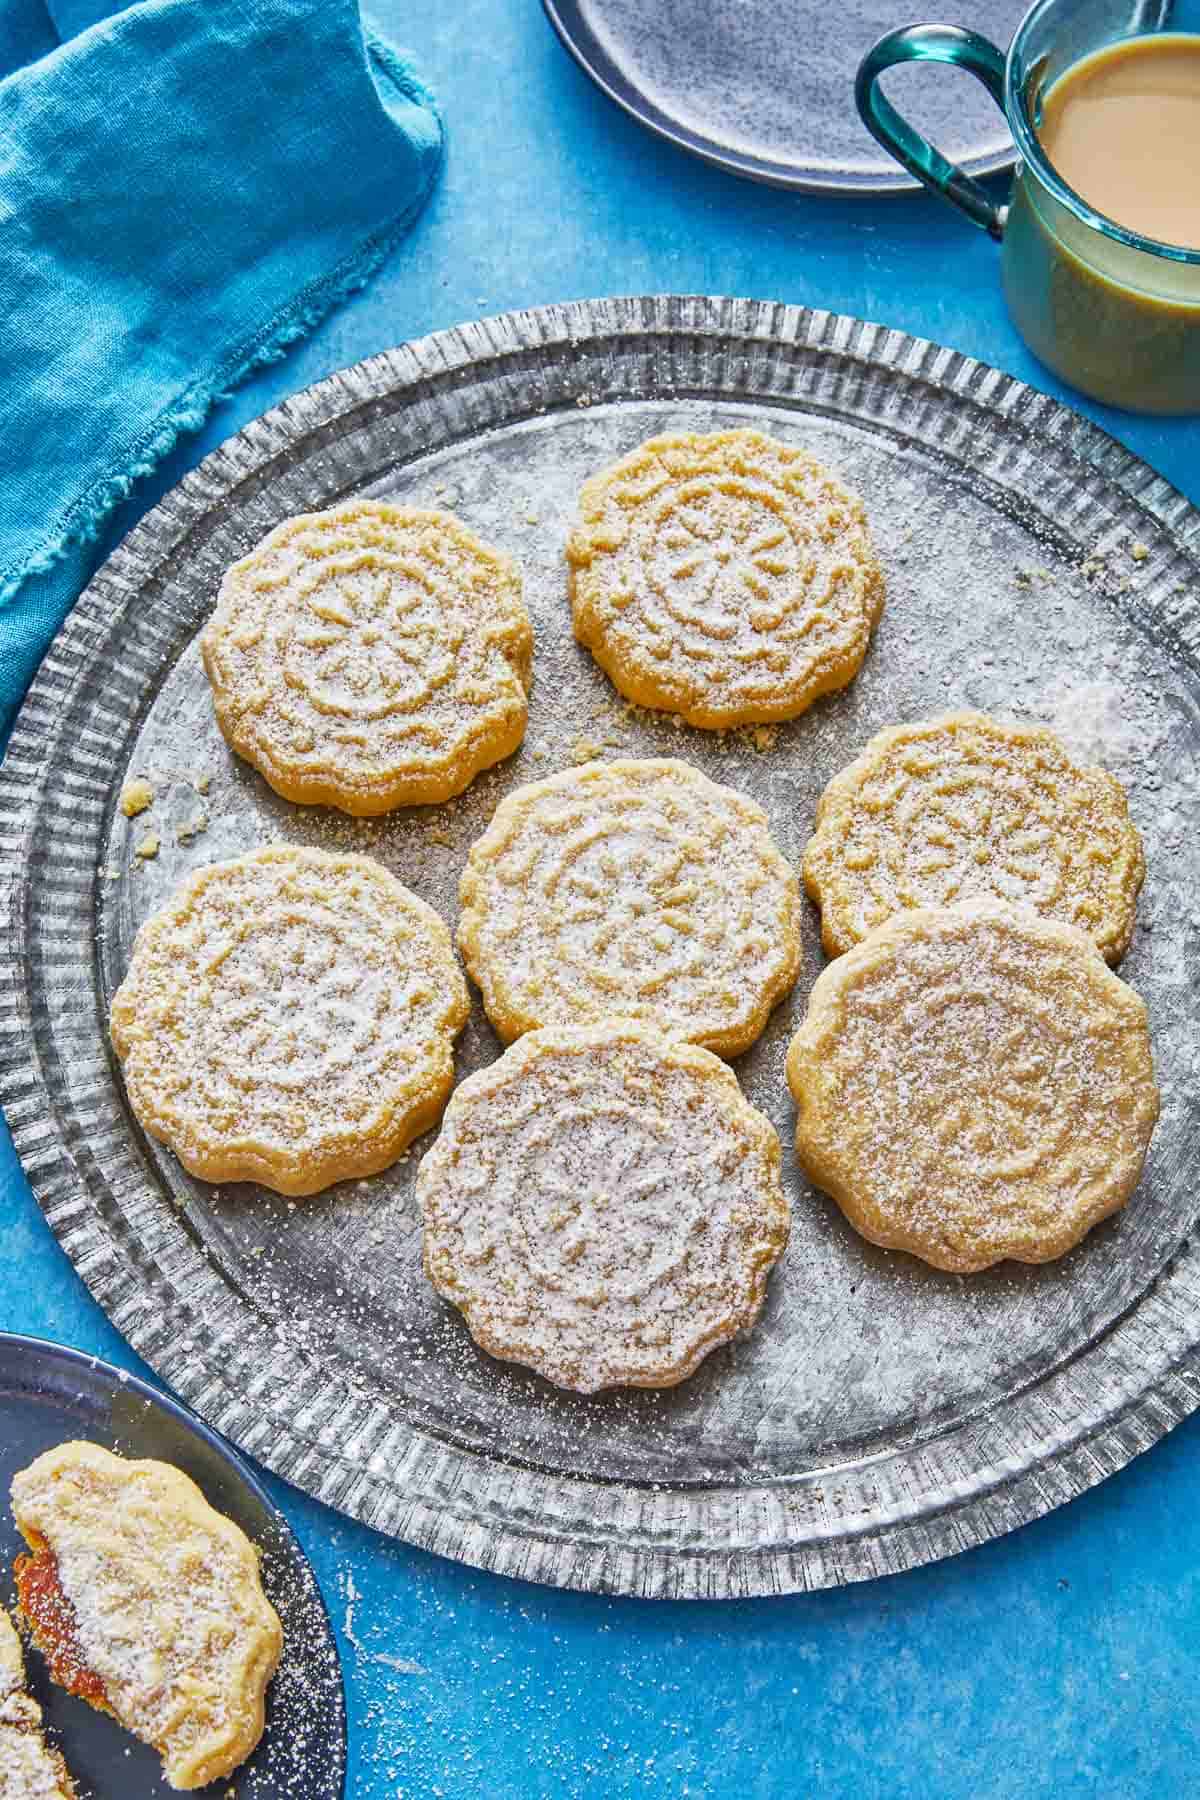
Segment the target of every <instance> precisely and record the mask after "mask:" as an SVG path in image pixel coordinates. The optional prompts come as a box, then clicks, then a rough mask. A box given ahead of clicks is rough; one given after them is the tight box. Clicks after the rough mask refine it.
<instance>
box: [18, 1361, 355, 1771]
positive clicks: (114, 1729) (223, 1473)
mask: <svg viewBox="0 0 1200 1800" xmlns="http://www.w3.org/2000/svg"><path fill="white" fill-rule="evenodd" d="M69 1438H86V1439H87V1440H88V1441H89V1442H90V1443H94V1444H102V1445H103V1446H104V1448H105V1449H106V1450H115V1451H116V1452H117V1453H118V1454H119V1455H122V1456H156V1457H160V1458H161V1459H162V1460H163V1461H165V1462H170V1463H174V1465H175V1467H176V1468H177V1469H182V1470H183V1472H184V1474H185V1475H190V1476H191V1478H192V1480H193V1481H195V1482H196V1483H197V1484H198V1485H199V1486H200V1488H202V1489H203V1492H204V1495H205V1497H206V1499H208V1500H209V1501H210V1502H211V1503H212V1505H213V1506H215V1507H217V1508H218V1509H219V1510H220V1511H221V1512H223V1513H225V1514H226V1515H227V1516H228V1517H229V1518H231V1519H233V1520H235V1521H236V1522H237V1524H239V1525H240V1526H241V1528H242V1530H243V1531H244V1532H245V1533H246V1534H247V1536H248V1537H249V1538H250V1539H251V1541H252V1542H253V1543H255V1544H256V1545H257V1546H258V1547H259V1549H260V1550H261V1551H262V1569H263V1585H264V1586H265V1588H266V1591H267V1595H268V1597H269V1599H270V1600H271V1602H272V1604H273V1605H274V1607H275V1610H276V1611H277V1612H278V1614H279V1617H280V1619H281V1620H282V1622H283V1632H284V1654H283V1661H282V1662H281V1664H280V1666H279V1673H278V1674H277V1675H276V1677H275V1679H274V1681H273V1682H272V1683H271V1686H270V1688H269V1689H268V1690H267V1723H266V1729H265V1731H264V1732H263V1735H262V1739H261V1741H260V1743H259V1745H258V1748H257V1749H256V1750H255V1752H254V1754H253V1755H252V1756H251V1757H250V1758H249V1760H248V1761H247V1762H245V1763H244V1764H243V1765H242V1767H241V1768H240V1769H239V1770H238V1771H237V1773H236V1775H232V1776H229V1777H227V1778H226V1779H225V1780H224V1781H222V1782H220V1783H219V1784H217V1783H214V1785H213V1786H212V1787H211V1788H206V1789H205V1790H204V1792H205V1793H207V1794H210V1795H212V1794H217V1793H219V1794H220V1797H221V1800H342V1794H343V1793H344V1791H345V1781H346V1708H345V1702H344V1700H343V1698H342V1675H341V1669H340V1667H339V1664H338V1653H337V1644H336V1643H335V1641H334V1636H333V1630H332V1628H331V1626H330V1623H329V1617H328V1614H327V1613H326V1611H325V1607H324V1605H323V1603H322V1600H321V1595H320V1591H319V1589H318V1587H317V1584H316V1581H315V1579H314V1577H313V1572H312V1570H311V1569H310V1568H309V1566H308V1563H307V1562H306V1561H305V1558H304V1552H303V1551H302V1550H301V1548H300V1546H299V1544H298V1543H297V1542H296V1539H295V1538H294V1537H293V1536H292V1533H291V1531H290V1530H289V1528H288V1524H287V1521H286V1519H285V1518H284V1517H283V1514H282V1513H281V1512H280V1511H279V1509H278V1508H277V1507H276V1506H274V1505H273V1504H272V1502H271V1499H270V1497H269V1495H268V1494H267V1492H266V1490H265V1489H264V1488H263V1487H262V1486H261V1485H260V1484H259V1482H258V1481H257V1480H256V1479H255V1477H254V1476H253V1474H252V1473H251V1472H250V1470H249V1469H248V1468H247V1467H246V1465H245V1463H244V1462H243V1461H242V1459H241V1457H240V1456H237V1455H235V1454H234V1452H233V1451H231V1450H230V1448H229V1446H228V1444H223V1443H222V1442H221V1440H220V1439H219V1438H218V1437H217V1436H216V1435H215V1433H213V1432H211V1431H209V1430H208V1428H207V1427H206V1426H205V1425H203V1424H201V1422H200V1420H199V1419H196V1418H194V1417H193V1416H192V1415H191V1414H190V1413H189V1412H187V1411H186V1410H185V1408H183V1407H182V1406H179V1405H177V1403H176V1402H175V1401H174V1400H171V1399H169V1398H168V1396H167V1395H165V1394H158V1393H156V1392H155V1391H154V1389H153V1388H151V1387H148V1386H147V1384H146V1383H145V1382H144V1381H139V1380H138V1379H137V1377H136V1376H135V1375H130V1374H129V1373H128V1372H127V1371H126V1370H125V1369H118V1368H115V1367H114V1366H113V1365H112V1364H111V1363H106V1362H101V1361H100V1360H99V1358H98V1357H95V1356H86V1355H85V1354H84V1353H83V1351H81V1350H69V1349H67V1348H66V1347H65V1346H64V1345H62V1344H48V1343H45V1342H43V1341H42V1340H41V1339H40V1338H30V1337H18V1336H15V1335H13V1334H11V1333H9V1332H0V1496H2V1499H0V1571H2V1574H0V1605H3V1604H7V1603H9V1602H10V1601H11V1598H12V1594H11V1582H10V1580H9V1571H10V1570H11V1568H12V1563H13V1558H14V1557H15V1556H16V1554H17V1552H18V1551H20V1550H23V1549H24V1547H25V1546H24V1544H23V1543H22V1541H21V1538H20V1535H19V1533H18V1532H17V1529H16V1526H15V1525H14V1524H13V1522H12V1519H11V1518H10V1516H9V1512H8V1504H7V1502H8V1490H9V1486H10V1484H11V1482H12V1478H13V1476H14V1475H15V1474H16V1473H17V1471H18V1469H23V1468H26V1467H27V1466H28V1465H29V1464H30V1463H31V1462H32V1461H33V1459H34V1457H35V1456H40V1455H41V1453H42V1451H43V1450H49V1449H51V1448H53V1446H54V1445H55V1444H61V1443H63V1442H65V1441H66V1440H67V1439H69ZM26 1671H27V1674H28V1678H29V1682H30V1686H31V1688H32V1689H33V1692H34V1693H35V1694H36V1696H37V1698H38V1700H39V1701H40V1703H41V1706H42V1710H43V1713H44V1715H45V1719H46V1725H47V1728H48V1731H49V1734H50V1739H51V1742H52V1743H53V1744H55V1745H56V1746H57V1748H58V1749H60V1750H61V1751H62V1753H63V1755H64V1756H65V1758H66V1760H67V1765H68V1767H69V1768H70V1770H71V1772H72V1774H73V1775H74V1776H75V1778H76V1781H77V1783H78V1784H79V1787H80V1794H81V1795H86V1796H88V1800H151V1796H153V1797H154V1800H160V1797H161V1796H165V1795H168V1794H169V1793H171V1792H172V1790H171V1789H170V1788H169V1787H168V1786H167V1783H166V1782H165V1781H164V1780H163V1776H162V1768H161V1764H160V1761H159V1758H158V1756H157V1755H156V1754H155V1752H154V1751H153V1750H151V1749H150V1748H149V1747H148V1746H147V1745H145V1744H139V1743H138V1742H137V1741H136V1739H134V1738H131V1737H130V1735H129V1733H128V1732H127V1731H123V1730H122V1729H121V1727H120V1726H119V1725H118V1724H117V1722H116V1720H115V1719H110V1718H108V1717H107V1716H106V1715H105V1714H103V1713H98V1712H95V1711H94V1710H93V1708H92V1707H90V1706H88V1705H87V1703H86V1701H83V1700H77V1699H76V1698H75V1697H74V1696H73V1695H71V1694H67V1693H64V1691H63V1689H62V1688H58V1687H55V1686H54V1685H53V1683H51V1682H50V1681H49V1680H48V1678H47V1677H46V1673H45V1665H44V1664H43V1662H42V1659H41V1657H40V1656H38V1655H37V1654H36V1652H31V1653H30V1654H29V1655H28V1656H27V1658H26ZM2 1773H3V1771H2V1770H0V1774H2Z"/></svg>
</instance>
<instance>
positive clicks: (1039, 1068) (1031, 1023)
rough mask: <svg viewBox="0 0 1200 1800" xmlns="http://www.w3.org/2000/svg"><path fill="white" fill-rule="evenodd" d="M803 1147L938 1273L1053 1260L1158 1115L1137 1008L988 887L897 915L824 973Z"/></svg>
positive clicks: (805, 1065)
mask: <svg viewBox="0 0 1200 1800" xmlns="http://www.w3.org/2000/svg"><path fill="white" fill-rule="evenodd" d="M788 1078H789V1082H790V1085H791V1088H792V1092H793V1094H794V1095H795V1097H796V1101H797V1106H798V1109H799V1116H798V1123H797V1144H798V1148H799V1150H800V1154H801V1158H802V1160H803V1161H804V1162H805V1164H806V1166H807V1167H808V1168H809V1169H810V1171H811V1172H812V1174H813V1176H814V1178H815V1179H816V1180H818V1181H819V1182H820V1183H821V1184H822V1185H823V1186H827V1187H828V1188H829V1190H830V1191H831V1192H832V1193H833V1194H835V1195H836V1196H837V1198H838V1199H839V1200H840V1201H841V1203H842V1205H843V1207H844V1208H845V1210H846V1212H847V1214H848V1216H849V1217H850V1218H851V1220H852V1221H853V1222H854V1223H855V1224H856V1225H857V1226H858V1227H859V1229H860V1230H862V1231H863V1232H864V1233H865V1234H866V1235H867V1236H868V1237H870V1238H872V1239H873V1240H874V1241H876V1242H879V1243H884V1244H890V1245H896V1246H900V1247H902V1248H905V1249H911V1250H914V1251H915V1252H916V1253H917V1254H918V1255H920V1256H924V1257H925V1258H926V1259H927V1260H928V1261H930V1262H932V1263H934V1264H936V1265H937V1266H938V1267H940V1268H947V1269H955V1270H975V1269H980V1268H986V1267H987V1266H989V1265H990V1264H991V1263H994V1262H997V1261H999V1260H1001V1259H1002V1258H1004V1257H1016V1258H1020V1259H1021V1260H1023V1261H1027V1262H1040V1261H1044V1260H1046V1259H1047V1258H1049V1257H1052V1256H1056V1255H1061V1254H1062V1252H1063V1251H1064V1250H1065V1249H1067V1248H1068V1247H1069V1246H1070V1245H1071V1244H1072V1243H1074V1242H1076V1241H1078V1239H1079V1238H1080V1237H1081V1236H1082V1235H1083V1234H1084V1232H1085V1231H1087V1230H1088V1229H1090V1227H1091V1226H1092V1225H1094V1224H1095V1223H1096V1222H1097V1221H1098V1220H1099V1219H1101V1218H1104V1217H1106V1216H1107V1215H1108V1214H1109V1213H1110V1212H1111V1211H1113V1210H1114V1208H1115V1207H1117V1206H1119V1205H1121V1204H1122V1203H1123V1201H1124V1200H1125V1199H1126V1198H1127V1197H1128V1195H1129V1194H1130V1193H1131V1192H1132V1189H1133V1186H1134V1184H1135V1183H1136V1181H1137V1178H1138V1175H1139V1174H1140V1172H1141V1167H1142V1160H1143V1157H1144V1155H1145V1150H1146V1145H1147V1143H1148V1142H1149V1137H1150V1132H1151V1130H1152V1129H1153V1125H1154V1121H1155V1119H1156V1118H1157V1116H1158V1093H1157V1090H1156V1088H1155V1085H1154V1079H1153V1072H1152V1065H1151V1058H1150V1044H1149V1036H1148V1032H1147V1028H1146V1013H1145V1007H1144V1005H1143V1003H1142V1001H1141V1000H1139V999H1138V997H1137V995H1136V994H1134V993H1133V991H1132V990H1131V989H1130V988H1128V987H1126V986H1125V984H1124V983H1123V982H1121V981H1119V980H1118V979H1117V978H1116V977H1115V976H1113V975H1111V974H1109V973H1108V971H1107V970H1106V969H1105V968H1104V967H1103V965H1102V963H1101V962H1100V960H1099V958H1098V957H1096V956H1095V955H1094V953H1093V952H1092V951H1091V950H1090V949H1089V948H1086V947H1085V946H1084V945H1083V943H1082V942H1081V941H1080V940H1079V939H1078V938H1077V937H1076V936H1075V934H1074V932H1072V931H1066V930H1063V929H1061V928H1059V927H1057V926H1056V925H1053V924H1049V923H1046V922H1043V921H1041V920H1039V919H1037V918H1035V917H1033V916H1031V915H1030V914H1029V913H1028V912H1027V911H1021V910H1017V909H1011V908H1008V907H1005V906H1004V905H1003V904H1001V903H999V902H996V901H991V900H985V901H979V900H976V901H973V902H971V903H969V904H965V905H960V906H955V907H953V908H947V909H932V910H927V911H921V910H917V911H913V912H906V913H899V914H897V915H896V916H895V917H894V918H893V919H892V921H891V922H890V924H889V925H888V926H886V927H885V928H884V929H883V931H882V932H880V933H877V934H876V935H875V936H873V937H872V938H871V939H870V940H869V942H867V943H865V944H863V945H862V946H861V947H860V948H859V949H857V950H854V951H851V952H850V953H849V954H848V955H846V956H844V957H841V958H839V959H838V960H837V961H836V962H835V963H833V964H831V965H830V967H829V968H828V969H827V970H826V971H825V973H824V974H823V975H822V976H821V978H820V979H819V980H818V982H817V985H816V987H815V988H814V990H813V996H812V1000H811V1002H810V1005H809V1012H808V1016H807V1018H806V1020H805V1022H804V1025H803V1026H802V1027H801V1029H800V1032H799V1033H798V1034H797V1037H796V1040H795V1043H794V1044H793V1046H792V1049H791V1051H790V1053H789V1057H788Z"/></svg>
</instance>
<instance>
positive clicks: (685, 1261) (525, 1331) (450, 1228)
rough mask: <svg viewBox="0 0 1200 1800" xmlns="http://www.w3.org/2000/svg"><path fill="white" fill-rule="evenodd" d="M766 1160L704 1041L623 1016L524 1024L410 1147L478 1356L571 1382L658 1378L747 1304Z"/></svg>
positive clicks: (756, 1271) (772, 1226) (649, 1382)
mask: <svg viewBox="0 0 1200 1800" xmlns="http://www.w3.org/2000/svg"><path fill="white" fill-rule="evenodd" d="M779 1162H780V1155H779V1139H778V1137H777V1136H776V1134H775V1130H774V1127H773V1126H772V1125H771V1124H770V1122H769V1121H768V1120H767V1119H765V1118H764V1117H763V1115H762V1114H761V1113H760V1112H756V1111H755V1109H754V1107H752V1106H751V1105H750V1104H749V1103H748V1102H747V1101H746V1100H744V1099H743V1098H742V1093H741V1090H740V1088H739V1087H738V1084H737V1081H736V1079H735V1077H734V1075H733V1074H732V1072H731V1071H730V1070H729V1069H727V1068H726V1067H725V1065H724V1063H722V1062H720V1061H719V1060H718V1059H717V1058H716V1057H715V1056H713V1055H711V1054H710V1052H709V1051H707V1050H701V1049H699V1048H698V1047H697V1046H696V1045H694V1044H685V1043H682V1042H680V1041H679V1040H678V1039H671V1038H666V1037H664V1036H663V1035H662V1033H661V1032H658V1031H655V1030H654V1029H653V1028H651V1027H648V1026H645V1025H638V1024H633V1023H623V1022H621V1021H619V1020H609V1021H607V1022H606V1023H604V1024H602V1025H593V1026H575V1027H571V1026H556V1027H552V1028H550V1029H548V1030H546V1031H531V1032H528V1033H527V1034H526V1035H525V1036H524V1037H523V1038H521V1039H520V1040H519V1041H518V1042H517V1043H516V1044H514V1045H513V1047H512V1048H511V1049H510V1050H507V1051H505V1053H504V1055H503V1056H502V1057H501V1058H500V1060H499V1061H498V1062H496V1063H493V1064H492V1066H491V1067H490V1068H487V1069H482V1070H481V1071H480V1072H479V1073H478V1074H477V1075H472V1076H470V1077H469V1079H468V1080H466V1081H464V1082H463V1083H462V1085H461V1086H460V1087H459V1088H458V1089H457V1090H456V1092H455V1094H454V1096H453V1098H452V1099H451V1101H450V1104H449V1106H448V1107H447V1108H446V1117H445V1120H444V1122H443V1125H442V1130H441V1133H440V1135H439V1137H438V1139H437V1142H436V1143H435V1144H434V1146H433V1148H432V1149H431V1150H430V1151H428V1152H427V1153H426V1155H425V1158H424V1160H423V1161H422V1163H421V1167H420V1170H419V1172H418V1175H417V1197H418V1200H419V1202H420V1207H421V1217H422V1221H423V1226H424V1254H425V1273H426V1274H427V1275H428V1277H429V1279H430V1281H431V1282H432V1283H433V1285H434V1287H435V1288H436V1289H437V1291H438V1293H439V1294H442V1295H444V1297H445V1298H446V1299H447V1300H450V1301H452V1302H453V1304H454V1305H455V1306H456V1307H458V1309H459V1311H460V1312H461V1313H462V1314H463V1316H464V1318H465V1319H466V1322H467V1326H468V1329H469V1330H470V1333H471V1336H472V1337H473V1338H474V1339H475V1341H476V1343H477V1344H479V1345H481V1346H482V1348H483V1349H485V1350H487V1351H489V1352H490V1354H491V1355H492V1356H498V1357H502V1358H504V1359H505V1360H506V1361H508V1362H517V1363H523V1364H525V1365H526V1366H527V1367H529V1368H531V1369H536V1370H537V1371H538V1373H539V1374H541V1375H544V1376H546V1378H547V1379H548V1380H550V1381H553V1382H556V1383H557V1384H558V1386H559V1387H564V1388H574V1389H575V1390H576V1391H578V1392H580V1393H585V1394H590V1393H594V1392H595V1391H596V1390H597V1389H599V1388H608V1387H625V1386H629V1387H671V1386H673V1385H674V1384H675V1383H676V1382H678V1381H682V1380H683V1379H684V1377H685V1376H687V1375H690V1374H691V1373H692V1372H693V1370H694V1369H695V1368H696V1367H697V1366H698V1365H699V1363H700V1362H701V1361H702V1360H703V1358H704V1357H705V1356H707V1355H708V1353H709V1351H710V1350H712V1349H714V1348H715V1347H716V1346H717V1345H718V1344H724V1343H726V1342H728V1340H729V1339H730V1338H732V1337H735V1336H737V1335H738V1334H740V1333H742V1332H745V1331H747V1330H749V1328H750V1326H751V1325H753V1323H754V1321H755V1319H756V1318H757V1317H758V1313H759V1310H760V1308H761V1306H762V1302H763V1296H764V1294H765V1292H766V1283H767V1275H768V1273H769V1272H770V1269H771V1266H772V1264H773V1263H774V1262H775V1261H776V1260H777V1259H778V1257H779V1256H780V1254H781V1253H782V1251H783V1247H784V1245H785V1243H786V1242H787V1235H788V1225H789V1213H788V1204H787V1201H786V1199H785V1198H784V1194H783V1189H782V1187H781V1186H780V1181H779Z"/></svg>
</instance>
